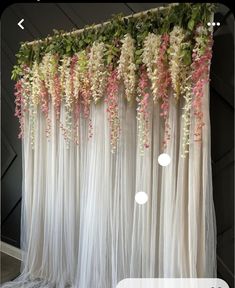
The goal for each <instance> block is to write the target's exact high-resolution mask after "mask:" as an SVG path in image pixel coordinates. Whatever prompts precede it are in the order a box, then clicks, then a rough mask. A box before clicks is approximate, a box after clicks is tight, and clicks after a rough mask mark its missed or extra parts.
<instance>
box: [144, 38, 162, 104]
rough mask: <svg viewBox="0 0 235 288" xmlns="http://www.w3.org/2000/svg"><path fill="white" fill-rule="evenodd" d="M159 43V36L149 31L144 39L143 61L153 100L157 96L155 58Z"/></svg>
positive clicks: (156, 57)
mask: <svg viewBox="0 0 235 288" xmlns="http://www.w3.org/2000/svg"><path fill="white" fill-rule="evenodd" d="M160 44H161V36H160V35H155V34H153V33H149V34H148V36H147V37H146V38H145V40H144V50H143V63H144V64H145V66H146V67H147V74H148V78H149V79H150V81H151V90H152V93H153V101H154V102H155V101H156V99H157V96H158V86H157V73H158V66H157V59H158V53H159V49H160Z"/></svg>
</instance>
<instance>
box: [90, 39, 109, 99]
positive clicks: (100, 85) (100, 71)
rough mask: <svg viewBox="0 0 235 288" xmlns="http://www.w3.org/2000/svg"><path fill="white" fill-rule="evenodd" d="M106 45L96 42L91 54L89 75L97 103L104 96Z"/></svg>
mask: <svg viewBox="0 0 235 288" xmlns="http://www.w3.org/2000/svg"><path fill="white" fill-rule="evenodd" d="M104 52H105V45H104V43H103V42H101V43H98V42H94V43H93V45H92V47H91V51H90V55H89V64H88V65H89V76H90V79H91V93H92V98H93V100H94V102H95V103H97V101H98V100H99V99H100V98H102V97H103V96H104V91H105V84H106V74H107V73H106V69H105V65H104Z"/></svg>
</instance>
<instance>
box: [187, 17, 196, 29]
mask: <svg viewBox="0 0 235 288" xmlns="http://www.w3.org/2000/svg"><path fill="white" fill-rule="evenodd" d="M194 25H195V22H194V20H193V19H190V20H189V22H188V28H189V30H191V31H193V28H194Z"/></svg>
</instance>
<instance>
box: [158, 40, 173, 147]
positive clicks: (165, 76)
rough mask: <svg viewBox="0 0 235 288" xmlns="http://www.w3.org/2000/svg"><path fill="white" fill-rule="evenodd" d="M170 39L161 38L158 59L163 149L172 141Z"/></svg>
mask: <svg viewBox="0 0 235 288" xmlns="http://www.w3.org/2000/svg"><path fill="white" fill-rule="evenodd" d="M169 40H170V37H169V35H168V34H163V35H162V37H161V45H160V49H159V55H158V58H157V67H158V73H157V81H156V82H157V99H158V100H160V102H161V104H160V108H161V113H160V115H161V116H162V117H163V119H164V138H163V148H166V147H167V142H168V141H169V140H170V124H169V109H170V102H169V88H170V84H171V78H170V72H169V64H168V59H167V50H168V48H169Z"/></svg>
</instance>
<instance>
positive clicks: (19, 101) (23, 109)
mask: <svg viewBox="0 0 235 288" xmlns="http://www.w3.org/2000/svg"><path fill="white" fill-rule="evenodd" d="M211 11H212V6H211V5H209V4H192V5H191V4H190V5H189V4H187V3H185V4H182V5H181V4H180V5H178V6H177V8H171V9H170V10H169V14H168V17H163V16H164V15H165V14H164V13H163V14H164V15H163V14H161V13H162V12H159V14H160V15H159V14H158V13H157V14H155V13H148V14H146V15H145V16H143V17H142V16H141V17H140V18H138V17H137V18H134V17H131V18H130V19H128V20H127V19H123V18H122V17H119V16H117V17H116V18H115V19H114V20H113V22H111V24H110V25H107V26H104V27H103V28H102V29H101V30H100V31H96V32H94V30H92V29H90V30H89V29H85V30H84V32H83V33H82V34H81V35H82V36H81V37H77V36H75V35H73V34H71V35H68V36H63V35H62V34H61V35H60V34H57V35H55V36H53V37H52V40H51V39H50V40H48V39H47V40H46V45H44V46H43V45H41V44H38V45H34V46H33V48H32V47H31V46H30V45H27V44H23V45H22V46H21V49H20V51H19V53H18V55H17V58H18V64H17V65H16V66H14V69H13V72H12V78H13V79H17V78H18V77H20V78H18V81H17V82H16V84H15V104H16V108H15V115H16V116H17V117H18V119H19V122H20V133H19V137H22V136H23V133H24V124H25V123H24V122H25V120H24V118H25V117H28V118H29V126H28V127H29V129H30V140H31V143H32V146H34V142H35V130H36V121H37V119H36V114H37V113H38V111H39V109H38V107H39V108H40V109H41V112H42V113H43V114H44V116H45V119H46V135H47V137H48V139H49V138H50V134H51V124H52V119H50V117H55V119H56V123H57V124H59V127H60V129H61V130H62V134H63V135H64V138H65V140H66V144H67V147H69V143H70V142H71V141H73V142H75V143H76V144H79V126H80V119H81V118H82V117H83V118H84V119H85V120H86V122H87V125H88V138H91V137H92V134H93V127H92V122H91V117H90V111H91V104H92V103H94V104H97V103H98V102H100V101H101V100H102V98H103V99H104V101H105V103H106V107H107V108H106V112H107V119H108V121H109V127H110V147H111V152H113V153H114V152H115V151H116V150H117V145H118V140H119V137H120V118H119V95H118V91H119V85H120V81H122V82H123V86H124V95H125V98H126V100H127V102H133V101H134V100H136V103H137V132H138V143H139V151H140V153H141V154H143V152H144V149H147V148H148V147H149V146H150V139H149V134H150V131H149V130H150V119H149V118H150V101H152V100H153V102H154V103H156V104H157V103H159V104H160V110H161V112H160V115H161V117H162V119H163V123H164V136H163V149H166V147H167V144H168V142H169V140H170V130H171V129H170V123H169V122H170V121H169V114H170V105H174V104H175V105H176V104H177V103H174V102H173V101H172V100H171V99H170V95H171V91H172V92H173V96H174V98H175V99H176V100H180V103H181V104H182V105H183V115H182V119H183V129H184V131H183V138H182V149H183V151H182V156H183V157H185V156H186V155H187V153H188V151H189V149H188V148H189V147H188V146H189V143H190V127H191V121H192V117H194V119H195V131H194V140H195V141H201V137H202V127H203V125H204V122H203V113H202V109H203V107H202V97H203V93H204V91H203V90H204V87H205V84H206V83H207V82H208V81H209V67H210V61H211V56H212V36H211V33H210V31H209V30H208V28H207V25H206V23H207V21H208V20H209V16H210V15H211ZM175 15H178V16H179V18H178V20H176V18H177V17H176V16H175ZM185 15H187V17H186V18H185V17H184V16H185ZM158 16H159V18H158ZM159 21H160V22H161V25H159V24H160V22H159ZM173 23H174V26H173V25H172V24H173ZM172 26H173V28H172ZM65 38H66V39H65ZM61 40H65V41H61ZM58 41H60V42H58ZM59 43H60V44H59ZM48 44H50V45H49V46H48ZM64 45H67V46H64ZM105 96H106V97H105ZM176 102H177V101H176ZM181 104H180V105H181ZM61 107H64V111H65V115H64V116H63V115H61V111H62V110H61ZM191 111H193V113H191ZM194 119H193V120H194Z"/></svg>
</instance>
